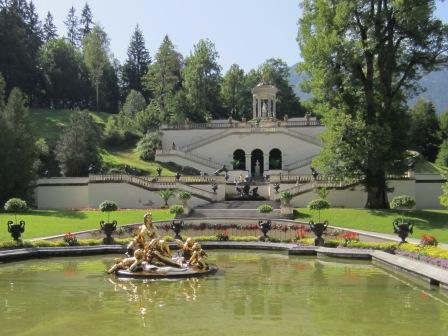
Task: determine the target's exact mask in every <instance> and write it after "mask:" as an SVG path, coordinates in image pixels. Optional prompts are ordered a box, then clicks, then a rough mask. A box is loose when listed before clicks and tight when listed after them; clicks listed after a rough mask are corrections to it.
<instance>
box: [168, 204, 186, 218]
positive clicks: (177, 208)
mask: <svg viewBox="0 0 448 336" xmlns="http://www.w3.org/2000/svg"><path fill="white" fill-rule="evenodd" d="M170 213H172V214H174V215H176V216H177V215H182V214H183V213H184V207H183V206H182V205H179V204H174V205H172V206H171V207H170Z"/></svg>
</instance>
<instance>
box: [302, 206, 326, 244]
mask: <svg viewBox="0 0 448 336" xmlns="http://www.w3.org/2000/svg"><path fill="white" fill-rule="evenodd" d="M307 207H308V209H310V210H311V211H317V213H318V222H317V223H315V222H314V221H310V222H309V225H310V229H311V231H313V233H314V234H315V235H316V239H315V240H314V245H316V246H323V245H324V239H323V238H322V235H323V234H324V232H325V231H326V230H327V227H328V221H324V222H323V223H322V222H321V220H320V212H321V210H324V209H329V208H330V202H328V201H327V200H325V199H322V198H318V199H315V200H312V201H311V202H309V203H308V206H307Z"/></svg>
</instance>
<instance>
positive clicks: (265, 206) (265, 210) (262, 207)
mask: <svg viewBox="0 0 448 336" xmlns="http://www.w3.org/2000/svg"><path fill="white" fill-rule="evenodd" d="M257 210H258V211H259V212H261V213H270V212H272V211H274V208H273V207H272V206H270V205H269V204H261V205H259V206H258V208H257Z"/></svg>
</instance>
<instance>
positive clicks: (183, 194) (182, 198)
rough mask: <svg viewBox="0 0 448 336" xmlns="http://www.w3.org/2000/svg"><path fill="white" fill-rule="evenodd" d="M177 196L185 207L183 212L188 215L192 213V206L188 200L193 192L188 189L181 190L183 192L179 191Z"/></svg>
mask: <svg viewBox="0 0 448 336" xmlns="http://www.w3.org/2000/svg"><path fill="white" fill-rule="evenodd" d="M177 197H178V198H179V200H180V201H181V203H182V206H183V208H184V211H183V212H184V213H185V214H186V215H188V214H189V213H190V207H189V206H188V200H189V199H190V198H191V193H189V192H188V191H181V192H179V194H178V195H177Z"/></svg>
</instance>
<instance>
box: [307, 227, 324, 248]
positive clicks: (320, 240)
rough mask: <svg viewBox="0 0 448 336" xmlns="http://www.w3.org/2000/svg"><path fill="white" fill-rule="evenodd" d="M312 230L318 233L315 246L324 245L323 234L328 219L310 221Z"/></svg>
mask: <svg viewBox="0 0 448 336" xmlns="http://www.w3.org/2000/svg"><path fill="white" fill-rule="evenodd" d="M309 225H310V229H311V231H313V233H314V234H315V235H316V239H315V240H314V245H315V246H324V239H323V238H322V235H323V234H324V232H325V231H326V230H327V227H328V221H324V222H323V223H314V222H313V221H310V223H309Z"/></svg>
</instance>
